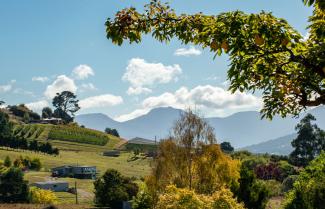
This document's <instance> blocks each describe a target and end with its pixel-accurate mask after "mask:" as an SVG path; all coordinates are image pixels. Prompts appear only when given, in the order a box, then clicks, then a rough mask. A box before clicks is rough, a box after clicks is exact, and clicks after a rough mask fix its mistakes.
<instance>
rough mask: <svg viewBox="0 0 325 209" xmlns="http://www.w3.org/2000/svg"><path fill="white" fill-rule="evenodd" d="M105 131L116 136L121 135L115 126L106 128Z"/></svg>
mask: <svg viewBox="0 0 325 209" xmlns="http://www.w3.org/2000/svg"><path fill="white" fill-rule="evenodd" d="M105 133H107V134H110V135H113V136H116V137H120V134H119V133H118V131H117V130H116V129H115V128H106V129H105Z"/></svg>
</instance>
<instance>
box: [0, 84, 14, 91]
mask: <svg viewBox="0 0 325 209" xmlns="http://www.w3.org/2000/svg"><path fill="white" fill-rule="evenodd" d="M11 89H12V85H11V84H7V85H1V86H0V93H6V92H8V91H10V90H11Z"/></svg>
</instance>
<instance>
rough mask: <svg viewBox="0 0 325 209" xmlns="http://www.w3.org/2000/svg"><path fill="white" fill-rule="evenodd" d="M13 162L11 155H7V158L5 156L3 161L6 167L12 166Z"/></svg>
mask: <svg viewBox="0 0 325 209" xmlns="http://www.w3.org/2000/svg"><path fill="white" fill-rule="evenodd" d="M11 164H12V162H11V159H10V157H9V156H6V158H5V160H4V162H3V165H4V166H6V167H10V166H11Z"/></svg>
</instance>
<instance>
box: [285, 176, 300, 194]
mask: <svg viewBox="0 0 325 209" xmlns="http://www.w3.org/2000/svg"><path fill="white" fill-rule="evenodd" d="M297 178H298V175H291V176H288V177H287V178H285V179H284V180H283V182H282V191H283V192H288V191H289V190H291V189H293V184H294V183H295V181H296V180H297Z"/></svg>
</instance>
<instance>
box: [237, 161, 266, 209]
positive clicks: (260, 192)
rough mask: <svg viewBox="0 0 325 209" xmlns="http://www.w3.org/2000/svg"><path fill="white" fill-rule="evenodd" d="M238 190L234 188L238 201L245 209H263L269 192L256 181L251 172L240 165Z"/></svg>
mask: <svg viewBox="0 0 325 209" xmlns="http://www.w3.org/2000/svg"><path fill="white" fill-rule="evenodd" d="M239 184H240V186H239V188H234V189H233V190H234V194H235V196H236V197H237V199H238V201H240V202H244V204H245V206H246V208H249V209H264V208H265V207H266V204H267V201H268V197H269V191H268V189H267V188H266V186H265V185H263V184H262V183H261V182H260V181H258V180H257V179H256V176H255V174H254V172H253V171H252V170H250V169H249V168H247V167H246V166H244V165H242V166H241V169H240V178H239Z"/></svg>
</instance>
